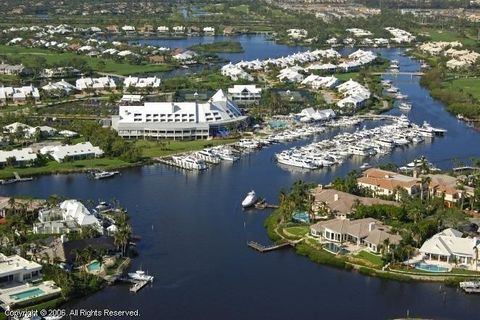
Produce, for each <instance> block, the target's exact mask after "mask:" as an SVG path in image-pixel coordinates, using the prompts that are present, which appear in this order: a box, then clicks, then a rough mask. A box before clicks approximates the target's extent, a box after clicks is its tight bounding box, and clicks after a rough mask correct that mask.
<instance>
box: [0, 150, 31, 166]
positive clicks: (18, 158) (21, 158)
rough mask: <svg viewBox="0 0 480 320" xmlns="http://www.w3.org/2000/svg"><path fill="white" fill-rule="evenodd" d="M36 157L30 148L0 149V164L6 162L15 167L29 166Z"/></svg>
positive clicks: (4, 164)
mask: <svg viewBox="0 0 480 320" xmlns="http://www.w3.org/2000/svg"><path fill="white" fill-rule="evenodd" d="M36 159H37V154H36V153H35V152H33V149H32V148H22V149H13V150H9V151H5V150H0V166H1V167H4V166H6V165H8V164H11V165H13V166H17V167H25V166H30V165H32V164H33V163H34V161H35V160H36Z"/></svg>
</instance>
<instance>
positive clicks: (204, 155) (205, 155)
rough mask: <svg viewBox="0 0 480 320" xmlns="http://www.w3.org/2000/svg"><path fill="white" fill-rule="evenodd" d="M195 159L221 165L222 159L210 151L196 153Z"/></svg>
mask: <svg viewBox="0 0 480 320" xmlns="http://www.w3.org/2000/svg"><path fill="white" fill-rule="evenodd" d="M195 157H196V158H199V159H202V160H204V161H206V162H209V163H215V164H217V163H220V157H219V156H217V155H216V154H215V153H213V152H212V151H211V150H210V149H203V150H200V151H198V152H196V153H195Z"/></svg>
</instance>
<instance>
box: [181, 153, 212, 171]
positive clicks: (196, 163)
mask: <svg viewBox="0 0 480 320" xmlns="http://www.w3.org/2000/svg"><path fill="white" fill-rule="evenodd" d="M172 159H173V162H174V163H175V164H176V165H177V166H179V167H180V168H184V169H189V170H206V169H207V168H208V167H207V164H206V163H205V161H204V160H202V159H197V158H195V157H192V156H184V157H183V156H174V157H172Z"/></svg>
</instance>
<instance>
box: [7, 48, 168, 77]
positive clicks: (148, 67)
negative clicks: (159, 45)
mask: <svg viewBox="0 0 480 320" xmlns="http://www.w3.org/2000/svg"><path fill="white" fill-rule="evenodd" d="M0 52H1V53H2V54H3V55H7V56H12V57H15V58H20V59H21V62H22V63H23V64H28V63H29V62H33V61H34V59H35V57H39V56H40V57H43V58H45V60H46V62H47V64H49V65H53V64H55V63H59V62H67V61H70V60H72V59H73V58H77V59H83V60H85V61H86V62H87V63H88V65H89V66H90V67H91V68H92V70H95V71H101V72H110V73H114V74H119V75H129V74H136V73H149V72H162V71H168V70H171V69H172V67H171V66H169V65H166V64H139V65H136V64H130V63H123V62H117V61H114V60H112V59H103V58H95V57H88V56H85V55H79V54H76V53H74V52H55V51H50V50H46V49H39V48H23V47H18V46H6V45H0ZM100 61H103V62H105V65H103V66H102V67H99V65H100V64H99V62H100Z"/></svg>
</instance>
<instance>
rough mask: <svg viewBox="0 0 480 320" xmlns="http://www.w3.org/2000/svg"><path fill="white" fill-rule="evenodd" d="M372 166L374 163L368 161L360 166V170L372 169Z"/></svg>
mask: <svg viewBox="0 0 480 320" xmlns="http://www.w3.org/2000/svg"><path fill="white" fill-rule="evenodd" d="M371 167H372V165H371V164H370V163H368V162H365V163H364V164H362V165H361V166H360V170H367V169H370V168H371Z"/></svg>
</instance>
